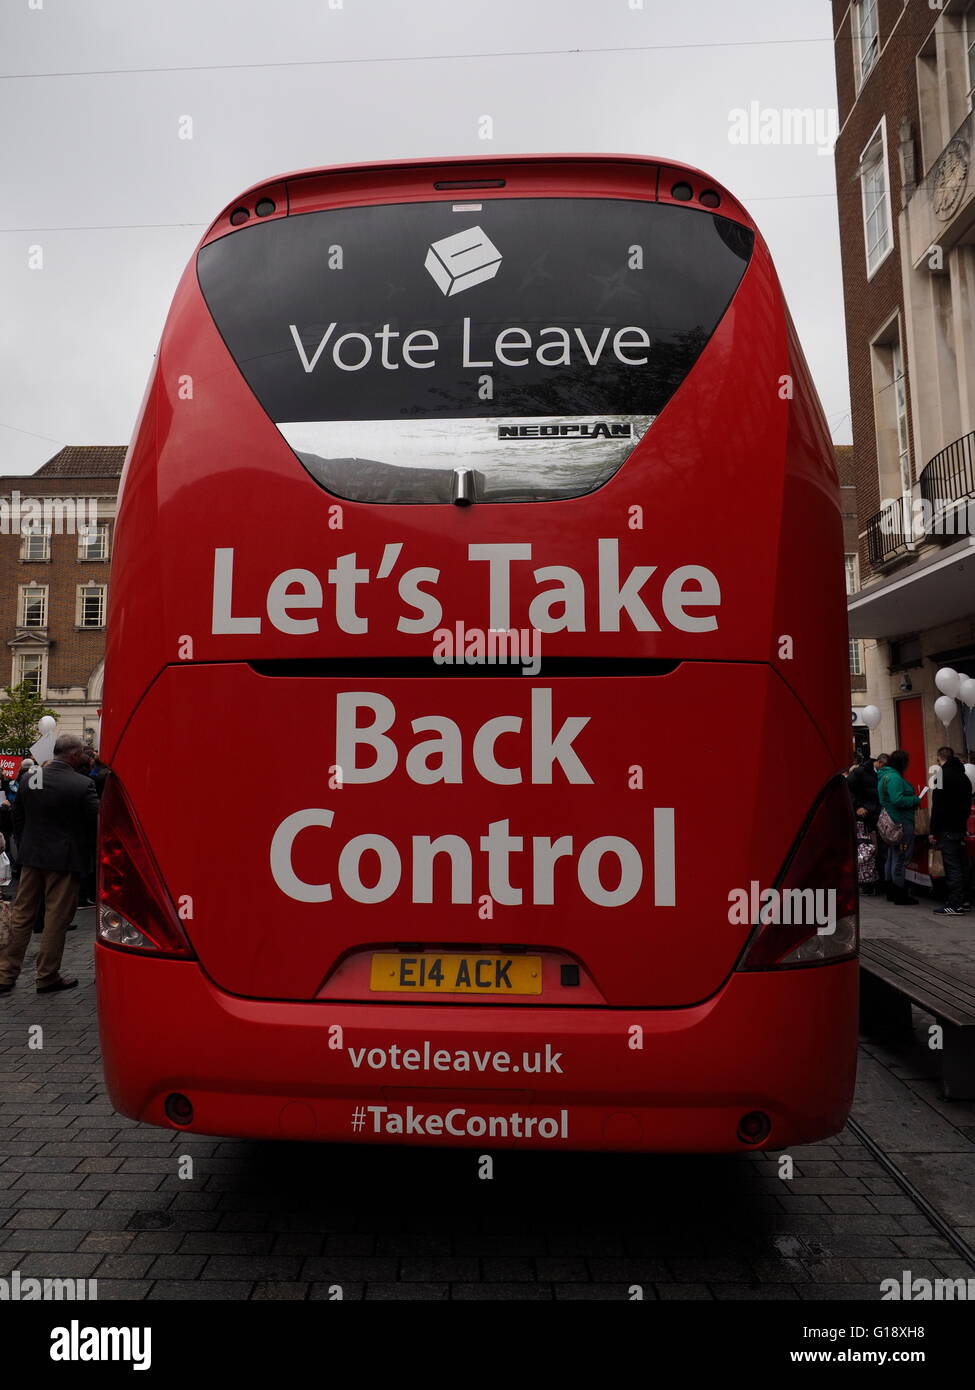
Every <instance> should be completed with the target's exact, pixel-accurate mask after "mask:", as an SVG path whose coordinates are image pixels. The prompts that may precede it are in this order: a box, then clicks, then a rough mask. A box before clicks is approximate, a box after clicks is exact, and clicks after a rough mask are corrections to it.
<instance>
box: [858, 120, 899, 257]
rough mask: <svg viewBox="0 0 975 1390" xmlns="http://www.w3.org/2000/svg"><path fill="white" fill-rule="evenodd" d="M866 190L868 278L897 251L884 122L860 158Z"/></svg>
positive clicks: (865, 240)
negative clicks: (894, 250) (893, 251)
mask: <svg viewBox="0 0 975 1390" xmlns="http://www.w3.org/2000/svg"><path fill="white" fill-rule="evenodd" d="M860 186H861V188H862V190H863V240H864V244H865V246H866V251H867V278H868V279H869V278H870V276H872V275H873V274H874V272H875V271H876V269H877V267H878V266H879V265H880V263H881V262H882V261H883V260H885V259H886V257H887V256H888V255H889V254H890V252H891V251H892V250H893V247H894V238H893V235H892V233H891V217H890V185H889V181H888V178H887V130H886V123H885V122H884V121H881V122H880V125H878V127H877V129H876V130H875V131H874V133H873V135H872V136H871V137H870V143H869V144H868V145H867V147H866V149H865V150H864V151H863V154H862V155H861V156H860Z"/></svg>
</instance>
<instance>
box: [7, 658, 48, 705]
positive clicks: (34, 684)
mask: <svg viewBox="0 0 975 1390" xmlns="http://www.w3.org/2000/svg"><path fill="white" fill-rule="evenodd" d="M13 683H14V685H22V684H25V683H26V685H27V686H28V688H29V689H30V691H31V693H32V694H33V695H43V694H44V653H43V652H20V653H19V654H18V655H17V656H15V657H14V678H13Z"/></svg>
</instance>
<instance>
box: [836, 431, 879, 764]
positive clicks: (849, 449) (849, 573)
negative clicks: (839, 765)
mask: <svg viewBox="0 0 975 1390" xmlns="http://www.w3.org/2000/svg"><path fill="white" fill-rule="evenodd" d="M833 457H834V458H835V460H836V472H837V474H838V476H839V480H840V497H841V503H842V507H843V550H844V555H845V560H846V592H847V594H848V595H853V594H855V593H856V589H857V575H858V573H859V560H858V552H859V545H860V542H859V538H858V525H859V518H858V513H857V490H856V474H855V471H854V467H853V446H852V444H834V445H833ZM866 704H869V701H868V699H867V678H866V675H865V674H864V669H863V643H862V642H861V641H859V639H857V638H855V637H851V638H850V705H851V707H852V711H851V712H852V716H853V741H854V743H855V744H856V746H857V751H858V752H861V753H866V752H867V751H868V749H869V746H870V739H869V733H868V730H867V727H866V725H865V724H864V723H863V721H862V718H861V715H860V710H861V709H862V708H863V706H864V705H866Z"/></svg>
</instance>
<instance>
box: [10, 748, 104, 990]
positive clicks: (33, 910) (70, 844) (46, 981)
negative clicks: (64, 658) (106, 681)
mask: <svg viewBox="0 0 975 1390" xmlns="http://www.w3.org/2000/svg"><path fill="white" fill-rule="evenodd" d="M85 761H86V758H85V752H84V747H83V745H82V742H81V739H80V738H78V737H77V736H76V735H75V734H61V736H60V737H59V738H58V740H57V742H56V743H55V745H54V757H53V759H52V761H51V762H49V763H47V764H46V766H44V767H42V768H39V769H38V768H35V769H34V770H33V772H32V774H31V775H30V776H28V777H27V778H25V779H23V780H22V782H21V785H20V790H19V792H18V794H17V800H16V801H15V802H14V810H13V822H14V834H15V835H16V837H17V854H18V858H19V860H20V865H21V868H20V887H19V889H18V890H17V897H16V900H15V902H14V908H13V914H12V916H11V922H10V940H9V941H8V943H7V945H6V947H5V948H4V949H3V950H2V951H0V994H9V993H10V991H11V990H12V989H13V987H14V985H15V983H16V981H17V976H18V975H19V974H20V968H21V964H22V962H23V959H24V955H25V953H26V951H27V943H28V941H29V940H30V935H31V928H32V927H33V925H34V918H35V916H36V915H37V909H38V906H39V904H40V903H41V902H43V903H44V931H43V933H42V934H41V939H40V941H39V942H38V947H37V992H38V994H53V993H55V992H56V991H58V990H63V989H73V988H74V987H75V985H76V984H77V983H78V981H77V980H76V979H72V978H67V979H66V978H65V977H64V976H62V974H61V957H62V956H63V954H64V936H65V932H66V931H67V928H68V923H69V922H70V921H71V919H72V917H73V916H74V911H75V907H76V906H77V902H78V888H79V885H80V883H81V875H82V874H83V873H84V872H85V871H86V869H87V868H88V864H89V861H90V858H91V854H92V851H93V849H94V841H95V830H96V826H97V823H98V794H97V792H96V791H95V786H94V783H93V782H92V780H91V778H90V777H86V776H84V775H83V774H82V773H81V772H80V771H79V770H78V769H79V768H80V767H81V766H82V764H83V763H84V762H85Z"/></svg>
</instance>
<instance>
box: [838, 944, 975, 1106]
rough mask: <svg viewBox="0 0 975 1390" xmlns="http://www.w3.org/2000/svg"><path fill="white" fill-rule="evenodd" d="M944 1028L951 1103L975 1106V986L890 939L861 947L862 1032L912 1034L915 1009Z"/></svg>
mask: <svg viewBox="0 0 975 1390" xmlns="http://www.w3.org/2000/svg"><path fill="white" fill-rule="evenodd" d="M912 1004H916V1005H917V1006H918V1008H919V1009H924V1011H925V1012H926V1013H929V1014H933V1015H934V1017H935V1018H936V1019H937V1020H938V1022H939V1023H940V1024H941V1025H942V1028H943V1030H944V1031H943V1037H942V1047H941V1084H942V1088H943V1090H944V1094H945V1095H946V1096H948V1097H949V1098H950V1099H951V1100H975V980H973V979H971V978H970V977H968V976H966V975H965V974H964V973H962V972H960V971H959V970H957V969H956V968H955V967H952V966H949V967H947V968H945V967H942V966H940V965H937V964H936V963H935V962H934V961H933V960H931V959H930V958H929V957H927V956H921V955H918V953H917V951H912V950H910V949H909V948H908V947H907V946H902V945H901V944H900V943H899V942H898V941H892V940H890V939H889V938H887V937H874V938H872V939H870V940H868V941H861V943H860V1026H861V1028H862V1029H863V1031H864V1032H865V1033H877V1034H898V1033H905V1032H910V1031H911V1028H912V1022H911V1005H912Z"/></svg>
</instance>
